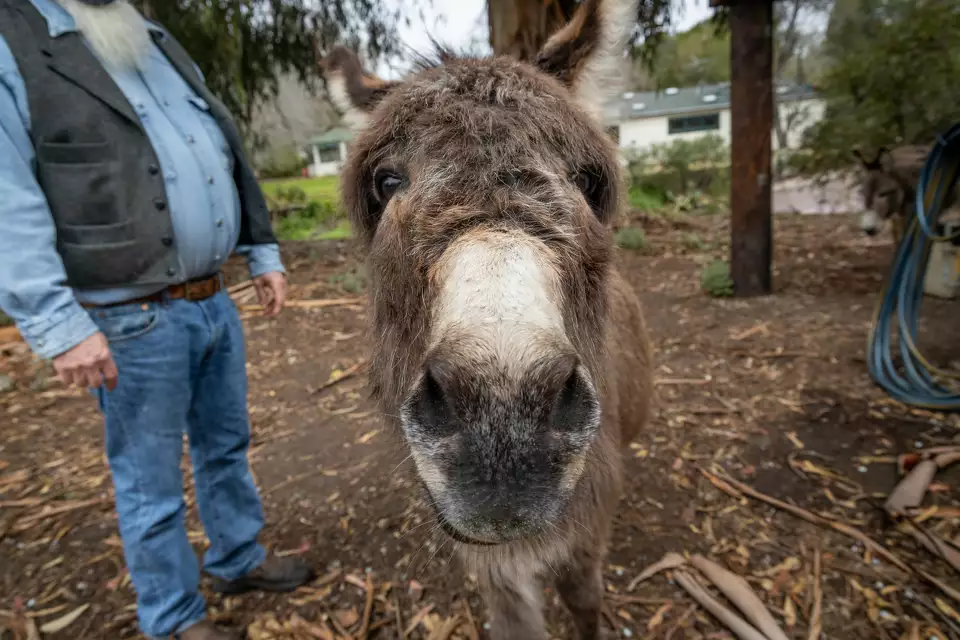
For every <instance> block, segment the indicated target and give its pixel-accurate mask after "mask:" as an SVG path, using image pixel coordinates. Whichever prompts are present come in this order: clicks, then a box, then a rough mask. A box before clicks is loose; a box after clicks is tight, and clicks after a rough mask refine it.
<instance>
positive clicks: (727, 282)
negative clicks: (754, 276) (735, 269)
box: [700, 260, 733, 298]
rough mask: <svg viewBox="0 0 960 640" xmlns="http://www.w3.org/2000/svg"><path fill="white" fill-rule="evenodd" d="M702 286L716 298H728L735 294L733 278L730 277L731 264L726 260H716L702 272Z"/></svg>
mask: <svg viewBox="0 0 960 640" xmlns="http://www.w3.org/2000/svg"><path fill="white" fill-rule="evenodd" d="M700 287H701V288H702V289H703V290H704V291H705V292H706V293H708V294H709V295H711V296H713V297H715V298H728V297H730V296H732V295H733V279H732V278H731V277H730V265H729V264H727V262H726V260H714V261H713V262H711V263H710V264H708V265H707V266H705V267H704V268H703V271H702V272H701V273H700Z"/></svg>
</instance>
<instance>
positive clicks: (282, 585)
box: [212, 556, 316, 595]
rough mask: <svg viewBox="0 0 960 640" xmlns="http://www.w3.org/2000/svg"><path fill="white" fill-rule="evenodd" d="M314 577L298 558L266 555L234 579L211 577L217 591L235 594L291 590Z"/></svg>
mask: <svg viewBox="0 0 960 640" xmlns="http://www.w3.org/2000/svg"><path fill="white" fill-rule="evenodd" d="M315 577H316V574H315V573H314V571H313V569H311V568H310V566H309V565H307V563H305V562H304V561H303V560H301V559H300V558H295V557H292V556H288V557H286V558H278V557H276V556H268V557H267V559H266V560H264V561H263V564H261V565H260V566H259V567H257V568H256V569H254V570H253V571H251V572H250V573H248V574H247V575H245V576H242V577H240V578H237V579H236V580H222V579H220V578H217V577H214V578H213V584H212V587H213V590H214V591H215V592H217V593H224V594H228V595H230V594H237V593H244V592H246V591H293V590H294V589H296V588H297V587H299V586H300V585H302V584H306V583H308V582H310V581H311V580H313V579H314V578H315Z"/></svg>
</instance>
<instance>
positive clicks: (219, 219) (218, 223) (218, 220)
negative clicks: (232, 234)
mask: <svg viewBox="0 0 960 640" xmlns="http://www.w3.org/2000/svg"><path fill="white" fill-rule="evenodd" d="M217 226H218V227H222V226H223V218H218V219H217Z"/></svg>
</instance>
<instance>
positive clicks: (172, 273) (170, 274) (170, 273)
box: [167, 267, 177, 278]
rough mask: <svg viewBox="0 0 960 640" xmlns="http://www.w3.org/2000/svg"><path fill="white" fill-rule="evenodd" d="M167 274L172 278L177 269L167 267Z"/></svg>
mask: <svg viewBox="0 0 960 640" xmlns="http://www.w3.org/2000/svg"><path fill="white" fill-rule="evenodd" d="M167 275H168V276H170V277H171V278H172V277H173V276H175V275H177V270H176V269H174V268H173V267H170V268H169V269H167Z"/></svg>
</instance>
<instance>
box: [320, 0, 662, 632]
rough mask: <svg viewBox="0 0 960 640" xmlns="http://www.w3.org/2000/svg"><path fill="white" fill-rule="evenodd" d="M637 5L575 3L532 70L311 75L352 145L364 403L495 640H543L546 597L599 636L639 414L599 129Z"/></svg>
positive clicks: (638, 351) (351, 63) (643, 415)
mask: <svg viewBox="0 0 960 640" xmlns="http://www.w3.org/2000/svg"><path fill="white" fill-rule="evenodd" d="M635 1H636V0H631V1H629V2H622V1H621V2H617V1H614V0H585V1H584V2H582V3H581V5H580V7H579V8H578V10H577V13H576V14H575V15H574V17H573V18H572V19H571V21H570V22H569V23H568V24H567V25H565V26H564V27H563V28H562V29H560V30H559V31H558V32H557V33H555V34H554V35H553V36H552V37H551V38H550V39H549V40H548V41H547V42H546V44H545V45H544V47H543V49H542V50H541V51H540V53H539V54H538V55H537V57H536V59H535V60H534V61H521V60H516V59H512V58H509V57H503V56H501V57H493V58H486V59H478V58H468V57H462V56H460V55H458V54H456V53H454V52H452V51H449V50H445V49H440V50H439V51H438V53H437V55H436V56H435V57H432V58H429V59H428V58H424V59H422V60H419V61H418V63H417V65H416V66H415V68H414V70H413V71H412V72H411V74H410V75H409V76H408V77H406V78H405V79H403V80H400V81H386V80H383V79H380V78H378V77H376V76H374V75H371V74H369V73H367V72H366V71H364V69H363V68H362V66H361V63H360V61H359V59H358V58H357V56H356V55H355V54H354V53H353V52H351V51H349V50H348V49H346V48H343V47H337V48H335V49H334V50H332V51H331V52H330V53H329V54H328V55H327V57H326V58H325V60H323V69H324V73H325V77H326V81H327V87H328V91H329V93H330V95H331V97H332V99H333V100H334V101H335V103H336V104H337V106H338V108H339V109H340V110H341V111H343V112H344V117H345V119H346V120H347V121H348V122H350V123H352V124H353V126H355V127H356V128H357V134H356V137H355V138H354V141H353V144H352V148H351V150H350V153H349V157H348V158H347V160H346V162H345V163H344V167H343V170H342V173H341V185H342V186H341V188H342V198H343V203H344V206H345V208H346V209H347V210H348V211H349V214H350V217H351V220H352V223H353V225H354V228H355V230H356V231H357V233H358V236H359V237H360V239H361V241H362V243H363V244H364V246H365V248H366V250H367V252H368V262H369V268H368V275H369V278H370V296H371V300H370V321H371V324H372V341H373V353H372V356H371V359H370V379H371V380H370V381H371V389H372V393H373V395H374V397H375V399H376V400H377V401H378V403H379V405H380V408H381V409H382V411H383V413H384V414H385V415H386V416H387V419H388V420H390V421H391V422H392V423H393V425H394V426H395V427H396V428H397V429H398V430H399V433H402V434H403V436H404V439H405V441H406V444H407V445H408V446H409V450H410V454H411V458H412V460H413V463H414V466H415V468H416V471H417V475H418V478H419V481H420V485H421V487H422V489H423V494H424V499H425V501H426V502H427V503H428V504H429V505H430V508H431V509H432V511H433V512H434V514H435V516H436V520H437V523H438V526H439V528H440V529H441V530H442V531H443V532H444V533H443V535H445V536H448V537H449V538H450V539H452V540H453V541H455V543H456V546H457V548H458V549H459V555H460V556H461V558H462V559H463V560H464V562H465V564H466V568H467V570H468V571H470V572H471V573H473V574H475V575H476V576H477V578H478V579H479V582H480V585H481V589H482V593H483V596H484V599H485V602H486V604H487V606H488V608H489V610H490V620H491V635H492V637H494V638H497V639H503V640H506V639H515V640H540V639H542V638H546V637H547V635H546V628H545V622H544V615H543V611H542V608H543V607H542V589H541V588H540V586H539V579H540V578H546V577H553V578H554V579H555V584H556V587H557V591H558V593H559V595H560V596H561V599H562V600H563V602H564V603H565V605H566V606H567V608H568V609H569V610H570V612H571V614H572V616H573V618H574V623H575V627H576V629H577V633H578V637H579V638H582V639H584V640H590V639H594V638H600V637H602V636H601V633H602V631H601V626H600V616H601V606H602V599H603V592H604V588H603V578H602V567H603V560H604V557H605V554H606V546H607V544H608V536H609V533H610V529H611V525H612V520H613V516H614V513H615V511H616V507H617V504H618V501H619V498H620V494H621V488H622V475H623V460H622V450H623V448H624V447H625V445H626V444H627V443H629V442H630V441H631V440H632V439H633V438H634V437H635V435H636V434H637V433H638V431H639V430H640V429H641V427H642V426H643V425H644V423H645V422H646V421H647V418H648V414H649V411H650V405H651V396H652V368H651V349H650V345H649V340H648V337H647V330H646V327H645V324H644V319H643V314H642V310H641V307H640V304H639V302H638V300H637V297H636V295H635V294H634V292H633V291H632V290H631V289H630V287H629V286H628V285H627V284H626V282H625V281H624V280H623V279H622V278H621V276H620V275H619V273H618V272H617V269H616V267H615V265H614V259H615V256H614V252H615V245H614V241H613V232H612V226H613V221H614V219H615V217H616V216H617V214H618V213H619V210H620V207H621V197H622V189H621V184H620V177H621V176H620V166H619V163H618V161H617V150H616V148H615V145H614V144H613V143H612V142H611V140H610V138H609V137H608V136H607V135H606V134H605V132H604V128H603V124H602V121H601V117H600V107H601V105H602V104H603V101H604V99H605V93H604V91H613V92H616V91H617V88H616V84H615V80H616V77H617V75H618V68H617V67H618V65H619V62H620V61H621V60H622V59H623V51H624V45H625V44H626V40H627V36H628V35H629V27H630V26H631V25H633V24H634V22H635V19H636V4H635Z"/></svg>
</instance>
